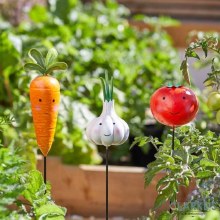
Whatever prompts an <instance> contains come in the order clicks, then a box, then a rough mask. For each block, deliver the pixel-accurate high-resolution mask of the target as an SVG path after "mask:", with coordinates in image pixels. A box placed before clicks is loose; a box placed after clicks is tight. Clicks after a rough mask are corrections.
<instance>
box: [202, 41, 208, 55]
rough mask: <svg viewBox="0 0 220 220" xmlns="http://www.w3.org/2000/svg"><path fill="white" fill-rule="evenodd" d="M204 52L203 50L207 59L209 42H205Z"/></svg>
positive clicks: (203, 45)
mask: <svg viewBox="0 0 220 220" xmlns="http://www.w3.org/2000/svg"><path fill="white" fill-rule="evenodd" d="M202 50H203V52H204V54H205V58H206V57H207V56H208V45H207V42H204V43H203V44H202Z"/></svg>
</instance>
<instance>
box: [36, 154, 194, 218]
mask: <svg viewBox="0 0 220 220" xmlns="http://www.w3.org/2000/svg"><path fill="white" fill-rule="evenodd" d="M47 165H48V168H47V169H48V180H49V181H50V182H51V184H52V198H53V199H54V200H55V202H56V203H57V204H59V205H62V206H65V207H66V208H67V210H68V214H72V215H73V214H74V215H80V216H84V217H90V216H95V217H104V216H105V166H102V165H100V166H87V165H81V166H70V165H64V164H62V163H61V160H60V159H59V158H57V157H49V158H48V162H47ZM38 169H39V170H41V171H43V160H42V159H40V160H38ZM144 173H145V168H139V167H125V166H120V167H119V166H110V167H109V207H110V208H109V213H110V216H111V217H126V218H134V217H140V216H143V215H147V214H148V211H149V209H152V208H153V205H154V201H155V198H156V196H157V192H156V184H157V182H158V180H159V179H160V178H161V176H162V175H163V173H161V174H159V175H157V176H156V178H155V179H154V180H153V181H152V182H151V184H150V185H149V186H148V187H146V188H144ZM191 189H192V187H191ZM191 189H186V188H182V190H181V192H180V193H179V199H178V200H179V202H184V201H185V200H186V197H187V194H188V192H189V191H190V190H191ZM165 208H166V209H168V204H165V205H164V206H163V207H162V209H165Z"/></svg>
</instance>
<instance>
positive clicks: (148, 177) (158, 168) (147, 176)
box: [145, 164, 166, 186]
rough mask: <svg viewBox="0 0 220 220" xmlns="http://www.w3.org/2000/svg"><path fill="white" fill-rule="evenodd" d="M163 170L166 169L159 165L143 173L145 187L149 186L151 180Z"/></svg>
mask: <svg viewBox="0 0 220 220" xmlns="http://www.w3.org/2000/svg"><path fill="white" fill-rule="evenodd" d="M165 168H166V166H165V165H162V164H159V165H158V166H154V167H152V168H150V169H148V170H147V172H146V173H145V186H147V185H149V184H150V183H151V181H152V179H153V178H154V176H155V175H156V174H157V173H158V172H160V171H161V170H163V169H165Z"/></svg>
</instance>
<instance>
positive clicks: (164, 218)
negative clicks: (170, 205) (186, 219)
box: [157, 211, 173, 220]
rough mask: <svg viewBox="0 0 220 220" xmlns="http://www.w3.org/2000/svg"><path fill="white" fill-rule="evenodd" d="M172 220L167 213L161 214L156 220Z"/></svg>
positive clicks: (170, 215)
mask: <svg viewBox="0 0 220 220" xmlns="http://www.w3.org/2000/svg"><path fill="white" fill-rule="evenodd" d="M172 219H173V217H172V214H171V213H169V212H168V211H165V212H163V213H161V214H160V215H159V216H158V218H157V220H172Z"/></svg>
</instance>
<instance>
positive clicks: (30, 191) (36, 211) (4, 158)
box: [0, 146, 66, 220]
mask: <svg viewBox="0 0 220 220" xmlns="http://www.w3.org/2000/svg"><path fill="white" fill-rule="evenodd" d="M0 161H1V163H0V191H1V194H0V219H5V220H7V219H8V220H11V219H33V217H35V218H36V219H59V220H62V219H64V216H65V213H66V210H65V209H64V208H62V207H60V206H57V205H56V204H55V203H54V202H53V201H52V200H51V197H50V186H49V185H47V186H46V185H45V184H44V182H43V178H42V175H41V174H40V172H39V171H37V170H32V171H30V172H29V171H28V170H27V166H26V163H27V161H25V160H23V158H21V157H20V156H19V155H18V152H17V150H14V149H13V148H4V147H2V146H1V147H0ZM45 190H47V193H46V194H45ZM27 202H28V203H27ZM11 205H13V211H12V210H11V209H10V208H9V207H10V206H11Z"/></svg>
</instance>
